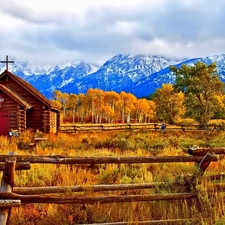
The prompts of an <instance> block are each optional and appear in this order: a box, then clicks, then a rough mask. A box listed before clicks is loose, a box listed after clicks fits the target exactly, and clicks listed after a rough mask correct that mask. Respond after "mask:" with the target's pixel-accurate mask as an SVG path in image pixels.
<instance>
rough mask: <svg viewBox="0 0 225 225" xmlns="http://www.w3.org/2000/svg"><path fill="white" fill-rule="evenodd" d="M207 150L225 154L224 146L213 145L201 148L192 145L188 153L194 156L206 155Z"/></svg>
mask: <svg viewBox="0 0 225 225" xmlns="http://www.w3.org/2000/svg"><path fill="white" fill-rule="evenodd" d="M207 152H214V153H215V154H225V148H224V147H212V148H201V147H197V148H196V147H192V148H189V149H188V154H189V155H193V156H204V155H206V153H207Z"/></svg>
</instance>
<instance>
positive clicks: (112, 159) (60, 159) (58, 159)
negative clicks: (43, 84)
mask: <svg viewBox="0 0 225 225" xmlns="http://www.w3.org/2000/svg"><path fill="white" fill-rule="evenodd" d="M15 157H16V159H17V161H18V162H30V163H48V164H105V163H117V164H122V163H128V164H129V163H168V162H199V161H201V160H202V157H201V156H143V157H135V156H134V157H116V156H106V157H101V156H96V157H95V156H93V157H64V156H60V155H55V156H32V155H30V156H27V155H15ZM7 158H9V155H0V162H4V161H5V159H7ZM212 161H217V158H216V157H214V158H213V159H212Z"/></svg>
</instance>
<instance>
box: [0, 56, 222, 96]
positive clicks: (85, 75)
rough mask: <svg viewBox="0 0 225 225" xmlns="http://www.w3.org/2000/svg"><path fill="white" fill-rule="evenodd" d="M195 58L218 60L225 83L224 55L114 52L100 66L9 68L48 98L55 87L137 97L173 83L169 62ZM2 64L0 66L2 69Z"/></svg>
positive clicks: (188, 61) (76, 63) (17, 64)
mask: <svg viewBox="0 0 225 225" xmlns="http://www.w3.org/2000/svg"><path fill="white" fill-rule="evenodd" d="M197 61H202V62H204V63H207V64H210V63H212V62H216V63H217V70H218V74H219V76H220V77H221V80H222V81H224V82H225V54H222V55H216V56H210V57H205V58H193V59H178V60H171V59H166V58H163V57H159V56H151V55H150V56H144V55H121V54H120V55H115V56H114V57H112V58H111V59H109V60H108V61H106V62H105V63H104V64H103V65H102V66H97V65H92V64H89V63H85V62H83V61H66V62H62V63H61V64H58V65H56V66H54V67H48V66H46V65H38V64H36V65H31V64H29V62H21V61H17V60H15V59H14V62H15V63H14V64H10V65H9V71H10V72H12V73H14V74H16V75H17V76H19V77H21V78H23V79H24V80H26V81H27V82H29V83H30V84H31V85H33V86H34V87H35V88H36V89H37V90H39V91H40V92H41V93H42V94H44V95H45V96H46V97H47V98H50V99H51V98H53V97H54V90H59V91H61V92H66V93H69V94H70V93H74V94H78V93H86V92H87V90H88V89H89V88H98V89H101V90H103V91H116V92H120V91H125V92H130V93H132V94H134V95H136V96H137V97H146V96H149V95H150V94H152V93H153V92H154V91H155V89H156V88H161V86H162V84H163V83H173V82H174V78H175V77H174V75H173V74H172V73H171V72H170V70H169V67H170V66H171V65H176V66H181V65H182V64H188V65H191V64H194V63H196V62H197ZM4 69H5V65H4V64H1V65H0V72H3V71H4Z"/></svg>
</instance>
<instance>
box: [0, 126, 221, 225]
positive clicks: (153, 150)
mask: <svg viewBox="0 0 225 225" xmlns="http://www.w3.org/2000/svg"><path fill="white" fill-rule="evenodd" d="M34 137H47V138H48V140H47V141H44V142H39V143H38V144H37V146H36V148H35V149H32V148H30V147H29V144H30V143H31V142H32V140H33V138H34ZM192 146H201V147H224V146H225V133H224V132H222V131H190V132H182V131H169V130H166V132H160V131H147V130H146V131H145V130H142V131H141V132H139V131H135V132H129V131H123V132H121V131H104V132H101V131H97V132H91V131H90V132H77V133H74V134H65V133H58V134H57V135H56V134H43V133H41V132H36V133H32V132H31V131H27V132H26V133H21V135H20V136H19V137H12V138H9V137H3V136H2V137H0V150H1V154H8V153H9V152H15V154H26V155H62V156H178V155H188V153H187V149H188V148H189V147H192ZM224 167H225V162H224V160H223V157H220V159H219V161H218V162H213V163H211V164H210V166H209V167H208V168H207V170H206V172H205V174H204V176H203V181H204V182H202V181H201V182H199V183H198V185H197V187H196V189H197V191H198V199H191V200H190V199H189V200H174V201H151V202H127V203H111V204H27V205H23V206H22V207H20V208H12V210H11V215H10V224H11V225H20V224H21V225H22V224H27V225H40V224H41V225H53V224H54V225H56V224H57V225H72V224H91V223H109V222H121V221H130V222H131V221H149V220H167V219H178V218H180V219H187V218H194V219H196V218H197V221H198V222H195V223H194V222H193V221H192V222H191V221H189V222H188V221H186V222H180V223H176V224H217V225H219V224H224V223H225V217H224V215H225V204H224V193H223V192H216V191H214V192H213V194H208V190H207V185H208V184H211V183H212V182H213V181H211V180H207V179H204V177H207V176H208V175H215V174H218V173H222V172H223V171H224ZM195 170H196V166H195V163H186V162H185V163H161V164H160V163H154V164H121V165H116V164H106V165H105V164H102V165H95V166H90V165H52V164H32V165H31V169H30V170H26V171H16V177H15V185H14V186H15V187H43V186H75V185H82V186H84V187H85V185H97V184H136V183H140V184H141V183H155V182H157V183H163V185H159V186H156V187H155V188H151V189H143V190H130V191H116V192H115V191H114V192H112V191H107V192H104V193H103V192H93V191H92V190H87V191H84V192H80V193H72V192H68V193H65V194H67V195H77V196H101V195H103V194H107V195H108V196H112V195H114V194H115V193H116V194H119V195H127V194H155V193H162V194H166V193H176V192H185V191H186V187H187V186H188V182H189V181H188V180H187V179H186V178H187V177H189V176H190V175H191V174H193V173H194V172H195ZM215 182H218V181H215ZM220 182H223V180H220ZM178 183H179V184H181V183H182V184H184V185H183V186H180V185H177V184H178ZM65 194H62V193H61V194H57V195H60V196H64V195H65ZM164 224H165V223H164ZM168 224H171V223H168Z"/></svg>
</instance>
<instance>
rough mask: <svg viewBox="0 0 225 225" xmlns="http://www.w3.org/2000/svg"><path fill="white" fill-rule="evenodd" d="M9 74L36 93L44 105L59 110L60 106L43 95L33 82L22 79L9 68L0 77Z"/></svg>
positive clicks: (32, 92)
mask: <svg viewBox="0 0 225 225" xmlns="http://www.w3.org/2000/svg"><path fill="white" fill-rule="evenodd" d="M6 75H8V76H9V77H11V78H12V79H13V80H15V81H16V82H17V83H18V84H20V85H21V86H22V87H23V88H24V89H26V90H27V91H28V92H29V93H31V94H32V95H34V96H35V97H36V98H37V99H39V100H40V101H41V102H42V103H43V104H44V105H46V106H48V107H49V108H51V109H54V110H56V111H59V109H58V108H56V107H55V106H54V105H53V104H52V103H51V101H50V100H48V99H47V98H46V97H45V96H44V95H42V94H41V93H40V92H39V91H38V90H37V89H35V88H34V87H33V86H32V85H31V84H29V83H28V82H26V81H25V80H23V79H21V78H20V77H18V76H16V75H15V74H13V73H11V72H9V71H8V70H5V71H4V72H3V73H2V74H1V75H0V79H1V78H2V77H4V76H6Z"/></svg>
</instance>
